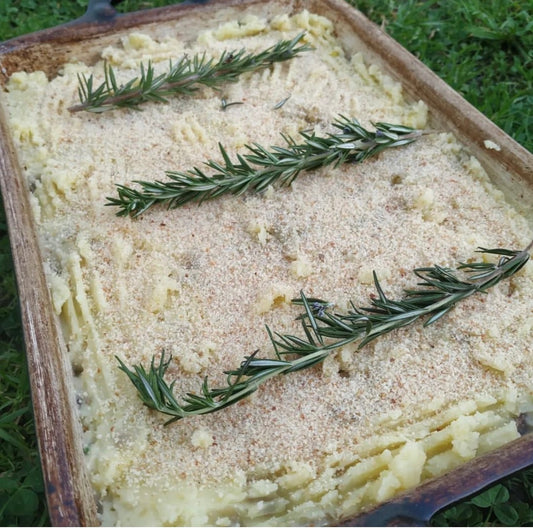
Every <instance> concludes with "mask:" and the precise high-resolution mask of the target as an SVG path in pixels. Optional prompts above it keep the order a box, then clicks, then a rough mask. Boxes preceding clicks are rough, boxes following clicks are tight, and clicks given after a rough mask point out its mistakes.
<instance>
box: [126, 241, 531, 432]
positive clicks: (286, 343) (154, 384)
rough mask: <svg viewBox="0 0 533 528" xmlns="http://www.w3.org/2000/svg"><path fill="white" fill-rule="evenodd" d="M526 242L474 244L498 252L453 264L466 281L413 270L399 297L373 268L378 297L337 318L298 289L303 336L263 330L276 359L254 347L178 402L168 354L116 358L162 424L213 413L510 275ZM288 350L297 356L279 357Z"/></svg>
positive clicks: (444, 271)
mask: <svg viewBox="0 0 533 528" xmlns="http://www.w3.org/2000/svg"><path fill="white" fill-rule="evenodd" d="M532 247H533V242H531V243H530V244H529V245H528V246H527V248H526V249H524V250H523V251H512V250H508V249H485V248H479V252H482V253H486V254H494V255H499V256H500V259H499V261H498V262H497V263H496V264H494V263H488V262H483V261H481V262H473V263H462V264H460V265H459V266H458V268H457V269H458V270H463V271H464V272H466V274H467V278H466V280H462V279H461V278H459V277H458V274H457V273H456V272H455V271H453V270H450V269H448V268H443V267H441V266H433V267H427V268H418V269H415V270H414V274H415V275H416V276H417V277H418V278H419V279H420V280H421V282H419V283H418V286H421V288H418V289H413V290H406V291H405V296H404V297H403V298H402V299H401V300H397V301H395V300H392V299H389V298H387V296H386V295H385V293H384V292H383V289H382V288H381V285H380V284H379V281H378V278H377V275H376V274H375V273H374V284H375V288H376V292H377V296H375V297H371V298H370V300H371V306H369V307H365V308H356V307H355V305H354V304H353V303H352V309H351V310H350V311H349V312H348V313H347V314H344V315H343V314H337V313H334V312H333V311H332V310H331V307H332V304H331V303H329V302H326V301H323V300H321V299H311V298H307V297H306V296H305V295H304V293H303V292H302V293H301V294H300V298H299V299H296V300H294V301H293V302H295V303H296V304H299V305H301V306H303V307H304V312H303V313H302V314H301V315H300V316H299V318H298V319H300V321H301V324H302V330H303V335H302V336H294V335H289V334H279V333H277V332H276V333H274V332H272V331H271V330H270V329H269V328H268V327H267V332H268V335H269V336H270V339H271V342H272V345H273V348H274V352H275V354H276V358H275V359H269V358H261V357H257V355H258V353H259V351H255V352H254V353H252V354H251V355H250V356H248V357H246V358H245V360H244V361H243V362H242V363H241V365H240V366H239V367H238V368H237V369H235V370H230V371H227V372H225V374H227V386H226V387H220V388H210V387H209V385H208V380H207V377H205V378H204V382H203V384H202V389H201V394H191V393H188V394H186V395H185V396H183V399H182V400H183V403H180V402H179V401H178V400H177V399H176V397H175V396H174V393H173V388H174V385H175V383H176V381H173V382H172V383H171V384H170V385H168V384H167V382H166V381H165V379H164V375H165V372H166V370H167V368H168V366H169V364H170V361H171V359H172V358H171V357H170V358H169V359H168V360H165V354H164V353H162V354H161V357H160V360H159V363H158V364H156V361H155V357H154V358H152V361H151V365H150V369H149V370H148V372H147V371H146V370H145V368H144V367H143V366H142V365H136V366H134V367H133V370H130V369H129V368H128V367H127V366H126V365H125V364H124V362H123V361H122V360H120V359H119V358H117V359H118V361H119V363H120V369H121V370H122V371H124V372H125V373H126V374H127V376H128V377H129V379H130V381H131V382H132V383H133V385H134V386H135V388H136V389H137V391H138V394H139V397H140V399H141V400H142V402H143V403H144V404H145V405H146V406H147V407H149V408H151V409H154V410H156V411H159V412H161V413H163V414H166V415H168V416H172V418H171V419H170V420H168V421H167V422H166V423H165V425H167V424H170V423H172V422H175V421H177V420H180V419H182V418H185V417H187V416H193V415H199V414H207V413H212V412H215V411H219V410H221V409H223V408H225V407H228V406H229V405H232V404H234V403H236V402H238V401H239V400H242V399H243V398H246V397H247V396H249V395H250V394H252V393H253V392H255V391H256V390H257V389H258V387H259V386H260V385H261V384H262V383H264V382H265V381H267V380H268V379H270V378H272V377H274V376H278V375H281V374H288V373H290V372H296V371H297V370H302V369H306V368H309V367H312V366H314V365H316V364H318V363H321V362H322V361H323V360H324V359H325V358H326V357H327V356H328V355H329V354H330V353H331V352H332V351H334V350H335V349H337V348H339V347H342V346H344V345H347V344H348V343H352V342H354V341H359V346H358V348H359V349H360V348H362V347H363V346H365V345H366V344H367V343H369V342H370V341H372V340H373V339H376V338H377V337H379V336H380V335H383V334H386V333H388V332H391V331H393V330H396V329H398V328H401V327H403V326H407V325H410V324H411V323H414V322H415V321H417V320H418V319H419V318H421V317H424V316H427V317H428V318H427V319H426V320H425V321H424V326H428V325H430V324H432V323H434V322H435V321H437V320H438V319H440V318H441V317H442V316H443V315H445V314H446V313H447V312H448V311H449V310H450V309H451V308H452V307H453V306H454V305H455V304H456V303H458V302H459V301H461V300H463V299H466V298H467V297H470V296H471V295H474V294H475V293H478V292H486V291H487V290H488V289H489V288H491V287H492V286H494V285H496V284H498V283H499V282H500V281H501V280H503V279H506V278H508V277H511V276H512V275H514V274H515V273H517V272H518V271H519V270H520V269H521V268H522V267H523V266H524V265H525V264H526V263H527V261H528V260H529V258H530V254H529V252H530V251H531V248H532ZM289 355H290V356H296V357H295V358H294V359H286V357H287V356H289Z"/></svg>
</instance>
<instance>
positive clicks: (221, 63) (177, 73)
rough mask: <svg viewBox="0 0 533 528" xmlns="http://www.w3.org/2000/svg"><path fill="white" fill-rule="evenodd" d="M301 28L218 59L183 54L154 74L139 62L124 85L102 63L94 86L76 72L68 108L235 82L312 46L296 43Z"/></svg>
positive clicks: (96, 108)
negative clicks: (270, 43)
mask: <svg viewBox="0 0 533 528" xmlns="http://www.w3.org/2000/svg"><path fill="white" fill-rule="evenodd" d="M304 35H305V33H304V32H302V33H300V34H299V35H297V36H296V37H295V38H293V39H292V40H282V41H280V42H278V43H277V44H275V45H274V46H271V47H270V48H268V49H266V50H264V51H261V52H259V53H256V54H253V53H249V54H246V50H244V49H241V50H240V51H231V52H223V53H222V55H221V56H220V58H219V59H218V61H215V60H214V59H212V58H211V59H208V58H207V56H206V55H205V53H204V54H201V55H195V56H194V57H192V58H189V57H188V56H186V55H185V56H184V57H182V58H181V59H180V60H179V61H178V62H176V63H172V61H171V62H170V65H169V69H168V71H167V72H165V73H162V74H160V75H157V76H156V75H155V71H154V67H153V66H152V63H151V62H148V65H147V66H145V65H144V64H143V63H141V65H140V70H141V72H140V76H139V77H135V78H134V79H131V80H130V81H128V82H127V83H126V84H124V85H119V84H118V83H117V80H116V77H115V72H114V70H113V68H112V67H111V66H109V64H105V66H104V81H103V82H102V84H100V85H99V86H98V87H95V86H94V78H93V76H92V75H91V76H90V77H88V78H87V77H86V76H85V75H79V76H78V84H79V86H78V96H79V99H80V103H79V104H77V105H73V106H71V107H69V111H70V112H80V111H82V110H85V111H87V112H96V113H100V112H105V111H107V110H112V109H115V108H124V107H126V108H133V109H137V107H138V105H140V104H142V103H145V102H147V101H155V102H160V103H165V102H167V97H168V96H170V95H175V94H186V95H190V94H191V93H193V92H194V91H196V90H197V89H198V85H204V86H209V87H211V88H214V87H217V86H218V85H220V84H222V83H226V82H236V81H237V79H238V78H239V76H240V75H241V74H243V73H246V72H251V71H257V70H261V69H263V68H267V67H268V66H270V65H271V64H272V63H274V62H283V61H287V60H290V59H292V58H294V57H296V56H297V55H298V54H299V53H302V52H303V51H309V50H311V49H312V47H311V46H309V45H308V44H302V45H300V46H298V44H299V43H300V41H301V40H302V38H303V36H304Z"/></svg>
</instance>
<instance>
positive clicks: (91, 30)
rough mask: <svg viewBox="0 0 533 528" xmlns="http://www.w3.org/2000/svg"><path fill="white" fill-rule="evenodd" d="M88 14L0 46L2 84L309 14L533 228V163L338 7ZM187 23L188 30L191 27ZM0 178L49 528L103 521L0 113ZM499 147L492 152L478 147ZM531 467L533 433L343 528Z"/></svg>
mask: <svg viewBox="0 0 533 528" xmlns="http://www.w3.org/2000/svg"><path fill="white" fill-rule="evenodd" d="M89 4H90V6H89V10H88V12H87V15H86V16H85V17H83V18H82V19H79V20H78V21H75V22H74V23H71V24H67V25H64V26H61V27H57V28H52V29H49V30H45V31H42V32H38V33H35V34H31V35H26V36H23V37H20V38H17V39H14V40H11V41H7V42H4V43H1V44H0V83H1V84H2V85H4V84H5V82H6V81H7V79H8V77H9V76H10V74H11V73H13V72H15V71H19V70H26V71H34V70H43V71H44V72H45V73H46V74H47V75H49V76H52V75H54V74H55V73H56V72H57V70H58V68H59V67H60V65H61V64H63V63H65V62H66V61H68V60H70V59H73V58H77V59H81V60H84V61H87V62H88V63H91V62H92V61H95V60H96V58H97V55H96V53H97V51H96V50H98V49H101V48H102V47H103V46H106V45H109V44H111V43H115V42H117V41H118V39H119V38H120V36H121V35H123V34H125V33H126V32H129V31H131V30H132V29H140V28H142V30H143V31H147V32H149V33H150V34H152V35H153V36H156V37H157V34H158V28H160V27H162V26H164V25H165V24H169V23H175V22H177V21H182V22H184V23H182V24H180V28H181V31H183V38H185V39H186V38H187V36H188V35H191V36H192V35H193V34H195V32H196V31H197V30H198V28H201V27H202V25H203V24H207V23H209V21H210V20H211V19H212V18H213V13H214V11H217V10H219V9H224V10H230V11H231V12H232V13H234V14H235V16H237V15H239V14H241V13H242V12H243V11H247V12H253V13H257V14H260V15H268V13H269V12H271V11H272V10H273V6H274V5H280V4H281V5H283V6H284V7H285V8H286V10H287V11H296V10H301V9H304V8H307V9H309V10H310V11H313V12H316V13H319V14H324V15H325V16H327V17H328V18H330V19H331V20H332V21H333V22H334V23H335V25H336V28H337V31H338V33H339V35H340V36H341V40H342V42H343V44H344V46H345V48H346V50H348V51H349V50H350V49H358V50H361V51H363V53H364V54H365V55H366V57H367V58H368V60H369V61H371V62H373V63H376V64H378V65H379V66H380V67H381V68H382V69H383V70H384V71H385V72H386V73H387V74H388V75H390V76H391V77H393V78H394V79H396V80H398V81H400V82H401V83H402V85H403V87H404V90H405V92H406V93H407V94H408V96H410V97H411V98H413V99H422V100H424V101H425V102H426V104H427V105H428V107H429V111H430V123H431V125H432V126H433V127H436V128H437V127H438V128H439V129H441V130H447V131H450V132H452V133H454V134H455V135H456V136H457V137H458V138H459V139H460V140H461V141H462V142H463V143H464V144H465V145H466V146H467V147H468V148H469V149H470V150H471V152H472V153H473V155H475V156H476V157H477V158H478V159H479V160H480V162H481V163H482V165H483V167H484V168H485V170H486V171H487V173H488V174H489V176H490V177H491V179H492V180H493V182H494V183H495V184H496V185H497V186H498V187H499V188H500V189H501V190H502V191H503V192H504V194H505V195H506V197H507V199H508V200H509V201H511V202H512V203H513V205H514V206H515V207H516V208H517V209H519V210H520V211H521V212H523V213H524V214H525V215H526V216H527V217H528V218H529V219H530V220H531V223H532V224H533V208H532V207H533V156H532V155H531V154H530V153H529V152H528V151H527V150H526V149H524V148H523V147H521V146H520V145H519V144H517V143H516V142H515V141H514V140H512V139H511V138H510V137H509V136H508V135H506V134H505V133H504V132H503V131H502V130H501V129H499V128H498V127H497V126H496V125H494V124H493V123H492V122H491V121H490V120H489V119H487V118H486V117H485V116H483V115H482V114H481V113H480V112H478V111H477V110H476V109H475V108H473V107H472V106H471V105H470V104H468V103H467V102H466V101H465V100H464V99H463V98H462V97H461V96H460V95H459V94H458V93H456V92H455V91H454V90H452V89H451V88H450V87H449V86H448V85H447V84H445V83H444V82H443V81H442V80H441V79H439V78H438V77H437V76H436V75H435V74H433V73H432V72H431V71H430V70H428V69H427V68H426V67H425V66H424V65H423V64H422V63H421V62H420V61H418V60H417V59H416V58H415V57H413V56H412V55H411V54H410V53H408V52H407V51H406V50H405V49H404V48H402V47H401V46H400V45H399V44H398V43H397V42H395V41H394V40H393V39H391V38H390V37H388V36H387V35H386V34H385V33H383V32H382V31H381V30H380V29H379V28H378V27H377V26H376V25H374V24H372V23H371V22H370V21H368V20H367V19H366V18H365V17H364V16H363V15H362V14H361V13H360V12H358V11H357V10H355V9H354V8H352V7H351V6H350V5H349V4H347V3H345V2H343V1H341V0H322V1H319V0H279V1H278V2H262V1H259V0H221V1H217V2H210V3H204V2H202V3H198V4H196V3H186V4H180V5H176V6H171V7H167V8H161V9H153V10H148V11H143V12H138V13H131V14H127V15H121V16H119V15H117V14H116V13H115V11H114V10H113V8H112V7H111V5H110V4H109V3H108V2H105V1H92V2H90V3H89ZM189 20H191V21H193V22H192V23H189V22H188V21H189ZM0 130H1V133H0V176H1V189H2V195H3V200H4V204H5V209H6V215H7V221H8V226H9V234H10V240H11V245H12V251H13V258H14V262H15V268H16V277H17V283H18V291H19V296H20V305H21V312H22V321H23V327H24V336H25V343H26V350H27V356H28V365H29V373H30V379H31V388H32V399H33V406H34V411H35V422H36V428H37V435H38V440H39V447H40V452H41V459H42V467H43V473H44V481H45V485H46V492H47V497H48V503H49V510H50V517H51V521H52V523H53V524H54V525H72V526H83V525H95V524H98V520H97V511H96V503H95V500H94V497H93V493H92V490H91V487H90V484H89V481H88V478H87V475H86V472H85V469H84V462H83V453H82V445H81V440H80V430H79V429H80V425H79V421H78V418H77V416H76V411H75V408H76V406H75V404H74V402H73V397H74V396H73V394H74V392H73V390H72V387H71V381H72V380H71V377H72V374H71V370H72V369H71V366H70V364H69V361H68V359H67V357H66V351H65V346H64V344H63V343H62V341H61V338H60V330H59V328H58V322H57V320H56V318H55V316H54V314H53V310H52V307H51V301H50V297H49V293H48V289H47V286H46V281H45V277H44V273H43V269H42V263H41V257H40V253H39V247H38V243H37V238H36V232H35V229H34V225H33V220H32V215H31V210H30V206H29V199H28V192H27V189H26V186H25V182H24V178H23V176H22V174H21V170H20V168H19V167H18V162H17V157H16V154H15V152H14V148H13V145H12V143H11V141H10V139H9V137H10V135H9V131H8V129H7V124H6V118H5V116H4V114H3V112H2V110H1V108H0ZM486 140H490V141H491V142H493V143H495V144H497V145H499V147H500V149H499V150H495V149H488V148H486V146H485V141H486ZM530 464H533V436H531V435H529V434H524V435H523V436H522V437H521V438H519V439H518V440H516V441H514V442H512V443H511V444H508V445H507V446H505V447H504V448H501V449H499V450H497V451H495V452H493V453H490V454H488V455H485V456H481V457H478V458H477V459H475V460H474V461H472V462H470V463H467V464H464V465H463V466H461V467H459V468H458V469H456V470H454V471H451V472H450V473H448V474H447V475H445V476H444V477H441V478H439V479H435V480H433V481H428V482H425V483H423V484H421V485H420V486H418V487H417V488H416V489H414V490H412V491H411V492H409V493H407V494H404V495H401V496H398V497H396V498H395V499H393V500H391V501H389V502H387V503H385V504H382V505H380V506H378V507H377V508H375V509H374V510H372V511H371V512H367V513H366V514H364V515H361V516H360V517H358V518H356V519H347V520H346V521H345V525H372V524H374V525H387V524H397V523H400V524H404V525H405V524H418V523H423V522H425V521H427V520H428V519H429V518H430V517H431V515H432V514H433V513H434V512H435V511H437V510H438V509H440V508H441V507H443V506H445V505H447V504H449V503H451V502H453V501H455V500H458V499H460V498H462V497H464V496H466V495H468V494H471V493H473V492H475V491H477V490H479V489H481V488H483V487H484V486H486V485H488V484H489V483H492V482H494V481H496V480H498V479H500V478H502V477H504V476H507V475H509V474H511V473H513V472H515V471H518V470H520V469H522V468H524V467H526V466H528V465H530Z"/></svg>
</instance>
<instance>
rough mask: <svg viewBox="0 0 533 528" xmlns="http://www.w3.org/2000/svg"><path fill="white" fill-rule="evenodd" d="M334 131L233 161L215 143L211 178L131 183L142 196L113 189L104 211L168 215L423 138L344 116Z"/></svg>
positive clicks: (172, 175) (191, 174)
mask: <svg viewBox="0 0 533 528" xmlns="http://www.w3.org/2000/svg"><path fill="white" fill-rule="evenodd" d="M333 126H334V127H335V128H337V129H338V130H339V131H340V132H339V133H337V134H328V135H327V136H326V137H318V136H315V135H314V134H309V133H308V132H305V131H304V132H300V135H301V136H302V137H303V140H304V141H303V143H296V142H295V141H294V140H293V139H292V138H290V137H287V136H282V137H283V138H284V140H285V141H286V142H287V146H285V147H277V146H275V147H271V150H267V149H266V148H265V147H262V146H261V145H258V144H257V143H254V144H253V145H246V149H247V150H248V152H247V153H246V154H243V155H240V154H239V155H237V161H232V160H231V159H230V157H229V156H228V153H227V152H226V149H225V148H224V147H223V146H222V145H221V144H220V143H219V148H220V153H221V155H222V159H223V162H222V163H219V162H217V161H213V160H209V161H207V162H206V163H205V165H206V166H207V167H208V168H209V169H212V170H213V171H214V173H213V174H211V175H207V174H206V173H205V172H204V171H203V170H202V169H199V168H197V167H194V168H193V169H191V170H188V171H186V172H174V171H167V172H166V175H167V176H168V178H169V181H164V182H163V181H153V182H150V181H135V182H134V183H137V184H139V185H140V186H141V190H136V189H132V188H130V187H127V186H124V185H117V192H118V197H107V200H108V202H107V203H106V205H112V206H116V207H118V208H119V210H118V212H117V216H127V215H130V216H132V217H136V216H139V215H141V214H142V213H144V212H145V211H146V210H147V209H149V208H150V207H152V206H153V205H155V204H157V203H166V204H167V206H168V208H169V209H172V208H176V207H180V206H182V205H184V204H186V203H187V202H198V203H201V202H203V201H204V200H210V199H213V198H216V197H218V196H220V195H222V194H227V193H229V194H234V195H239V194H242V193H244V192H245V191H256V192H261V191H264V190H265V189H266V188H267V187H268V186H269V185H271V184H273V183H274V182H279V183H280V185H290V183H291V182H292V181H293V180H294V179H295V178H296V177H297V176H298V175H299V174H300V172H302V171H309V170H312V169H317V168H319V167H324V166H327V165H333V166H335V167H336V166H338V165H341V164H342V163H347V162H361V161H363V160H365V159H367V158H369V157H371V156H375V155H376V154H378V153H379V152H381V151H382V150H385V149H387V148H391V147H399V146H401V145H406V144H408V143H411V142H413V141H415V140H416V139H417V138H418V137H419V136H421V135H422V134H423V133H424V132H423V131H420V130H415V129H413V128H410V127H406V126H402V125H393V124H390V123H376V124H375V125H374V126H375V128H376V130H375V131H374V132H372V131H369V130H366V129H365V128H363V127H362V126H361V124H360V123H359V121H357V119H349V118H347V117H344V116H340V117H339V118H338V119H337V120H335V121H334V122H333Z"/></svg>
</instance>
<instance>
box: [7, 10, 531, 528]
mask: <svg viewBox="0 0 533 528" xmlns="http://www.w3.org/2000/svg"><path fill="white" fill-rule="evenodd" d="M172 3H175V2H174V1H173V0H124V1H123V2H121V3H120V4H119V5H118V6H117V9H118V10H119V11H120V12H127V11H133V10H138V9H145V8H150V7H160V6H163V5H168V4H172ZM351 3H352V4H354V5H356V7H358V8H359V9H361V10H362V11H363V12H364V13H365V14H366V15H367V16H368V17H369V18H371V19H372V20H373V21H374V22H376V23H377V24H379V25H381V26H382V27H383V28H384V30H385V31H387V32H388V33H389V34H390V35H392V36H393V37H394V38H395V39H396V40H398V41H399V42H400V43H401V44H402V45H403V46H405V47H406V48H407V49H408V50H409V51H411V52H412V53H413V54H415V55H416V56H417V57H419V58H420V59H421V60H422V61H423V62H424V63H425V64H427V65H428V66H429V67H430V68H431V69H432V70H433V71H435V72H436V73H437V74H438V75H439V76H440V77H442V78H443V79H444V80H445V81H446V82H447V83H448V84H450V85H451V86H452V87H453V88H454V89H455V90H457V91H458V92H459V93H461V94H462V95H463V96H464V97H465V98H466V99H467V100H468V101H470V102H471V103H472V104H473V105H474V106H476V107H477V108H478V109H479V110H481V111H482V112H483V113H484V114H485V115H487V116H488V117H489V118H490V119H492V120H493V121H494V122H495V123H496V124H497V125H499V126H500V127H501V128H503V129H504V130H505V131H506V132H507V133H508V134H509V135H510V136H511V137H513V138H514V139H516V140H517V141H518V142H519V143H521V144H522V145H523V146H525V147H526V148H527V149H528V150H530V151H531V150H532V148H533V144H532V130H533V122H532V121H533V120H532V115H531V109H532V108H533V90H532V84H533V82H532V81H533V51H532V50H533V4H532V2H531V0H447V1H440V2H439V1H427V0H426V1H422V0H418V1H417V0H396V1H394V0H361V1H356V0H353V1H351ZM86 5H87V1H86V0H48V1H45V0H0V41H3V40H7V39H9V38H13V37H16V36H18V35H21V34H24V33H29V32H32V31H36V30H38V29H42V28H45V27H51V26H54V25H57V24H61V23H63V22H68V21H70V20H73V19H75V18H77V17H79V16H81V15H82V14H83V13H84V11H85V7H86ZM0 285H1V287H0V525H3V526H15V525H23V526H43V525H47V524H48V523H49V519H48V515H47V511H46V504H45V499H44V493H43V485H42V477H41V473H40V467H39V458H38V453H37V451H36V439H35V432H34V426H33V418H32V411H31V402H30V394H29V383H28V379H27V375H26V364H25V358H24V348H23V341H22V330H21V326H20V319H19V313H18V303H17V294H16V286H15V282H14V277H13V267H12V262H11V255H10V249H9V241H8V238H7V228H6V224H5V215H4V211H3V208H0ZM530 505H533V469H530V470H527V471H524V472H522V473H520V474H518V475H516V476H515V477H513V478H511V479H507V480H506V481H504V482H503V483H501V484H498V485H496V486H493V487H492V488H489V489H488V490H486V491H485V492H484V493H482V494H481V495H478V496H476V497H474V498H473V499H471V500H468V501H464V502H462V503H460V504H458V505H456V506H455V507H452V508H450V509H448V510H446V511H445V512H443V513H440V514H439V515H438V516H436V517H435V518H434V519H433V521H432V522H433V524H435V525H446V524H448V525H451V526H466V525H484V526H486V525H503V526H519V525H532V524H533V513H532V511H531V509H532V507H531V506H530Z"/></svg>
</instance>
